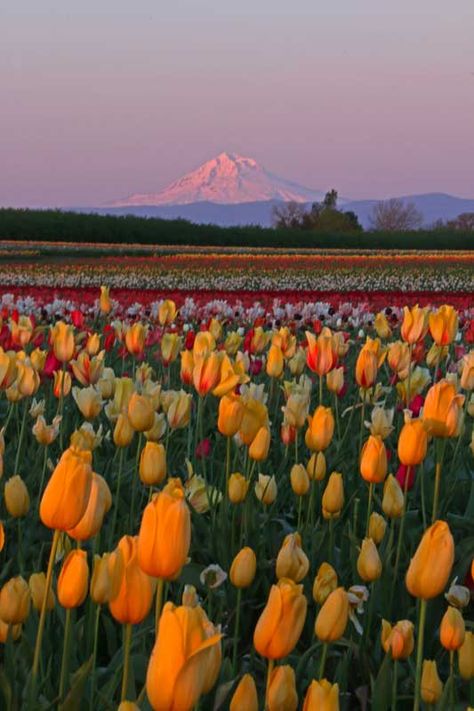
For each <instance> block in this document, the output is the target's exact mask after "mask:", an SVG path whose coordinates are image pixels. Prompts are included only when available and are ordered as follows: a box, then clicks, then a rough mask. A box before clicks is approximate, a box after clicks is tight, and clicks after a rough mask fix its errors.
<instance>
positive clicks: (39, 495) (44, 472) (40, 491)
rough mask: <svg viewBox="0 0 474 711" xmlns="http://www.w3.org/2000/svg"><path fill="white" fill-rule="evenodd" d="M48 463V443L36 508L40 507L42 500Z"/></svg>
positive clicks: (44, 455) (45, 449)
mask: <svg viewBox="0 0 474 711" xmlns="http://www.w3.org/2000/svg"><path fill="white" fill-rule="evenodd" d="M47 465H48V445H45V448H44V454H43V468H42V470H41V479H40V488H39V492H38V501H37V503H36V508H38V506H39V502H40V501H41V496H42V495H43V487H44V478H45V476H46V467H47Z"/></svg>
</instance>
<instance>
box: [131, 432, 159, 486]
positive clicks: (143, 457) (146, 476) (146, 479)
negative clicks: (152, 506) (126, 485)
mask: <svg viewBox="0 0 474 711" xmlns="http://www.w3.org/2000/svg"><path fill="white" fill-rule="evenodd" d="M138 471H139V474H140V479H141V481H142V482H143V484H145V485H146V486H157V485H158V484H161V482H162V481H163V479H164V478H165V477H166V450H165V448H164V446H163V445H162V444H157V443H156V442H147V443H146V444H145V446H144V447H143V449H142V452H141V454H140V467H139V470H138Z"/></svg>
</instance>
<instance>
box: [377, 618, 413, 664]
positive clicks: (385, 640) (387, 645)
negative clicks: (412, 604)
mask: <svg viewBox="0 0 474 711" xmlns="http://www.w3.org/2000/svg"><path fill="white" fill-rule="evenodd" d="M381 642H382V647H383V649H384V651H385V652H390V654H391V657H392V659H408V657H409V656H410V654H411V653H412V652H413V649H414V646H415V640H414V637H413V622H410V621H409V620H400V622H397V623H396V624H395V625H394V626H393V627H392V625H391V624H390V623H389V622H387V620H382V634H381Z"/></svg>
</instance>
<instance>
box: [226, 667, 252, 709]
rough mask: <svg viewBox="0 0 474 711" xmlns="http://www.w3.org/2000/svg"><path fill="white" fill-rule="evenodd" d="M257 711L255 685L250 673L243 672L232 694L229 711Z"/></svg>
mask: <svg viewBox="0 0 474 711" xmlns="http://www.w3.org/2000/svg"><path fill="white" fill-rule="evenodd" d="M243 709H245V711H258V696H257V687H256V686H255V681H254V680H253V676H251V674H244V676H243V677H242V679H241V680H240V681H239V683H238V685H237V688H236V690H235V691H234V694H233V696H232V699H231V702H230V706H229V711H242V710H243Z"/></svg>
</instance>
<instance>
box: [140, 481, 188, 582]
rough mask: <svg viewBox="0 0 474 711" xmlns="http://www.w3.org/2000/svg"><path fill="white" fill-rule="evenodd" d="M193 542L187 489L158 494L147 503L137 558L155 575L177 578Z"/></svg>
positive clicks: (147, 570)
mask: <svg viewBox="0 0 474 711" xmlns="http://www.w3.org/2000/svg"><path fill="white" fill-rule="evenodd" d="M190 543H191V515H190V512H189V508H188V505H187V503H186V499H185V497H184V490H183V488H182V487H175V488H174V489H173V491H172V492H170V491H162V492H160V493H159V494H156V495H155V496H154V497H153V499H152V501H150V503H149V504H148V505H147V506H146V507H145V510H144V511H143V516H142V522H141V525H140V532H139V534H138V562H139V564H140V567H141V569H142V570H143V571H144V572H145V573H147V574H148V575H151V576H153V577H155V578H163V579H164V580H175V579H176V578H177V577H178V575H179V574H180V572H181V568H182V567H183V565H184V564H185V563H186V561H187V558H188V553H189V546H190Z"/></svg>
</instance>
